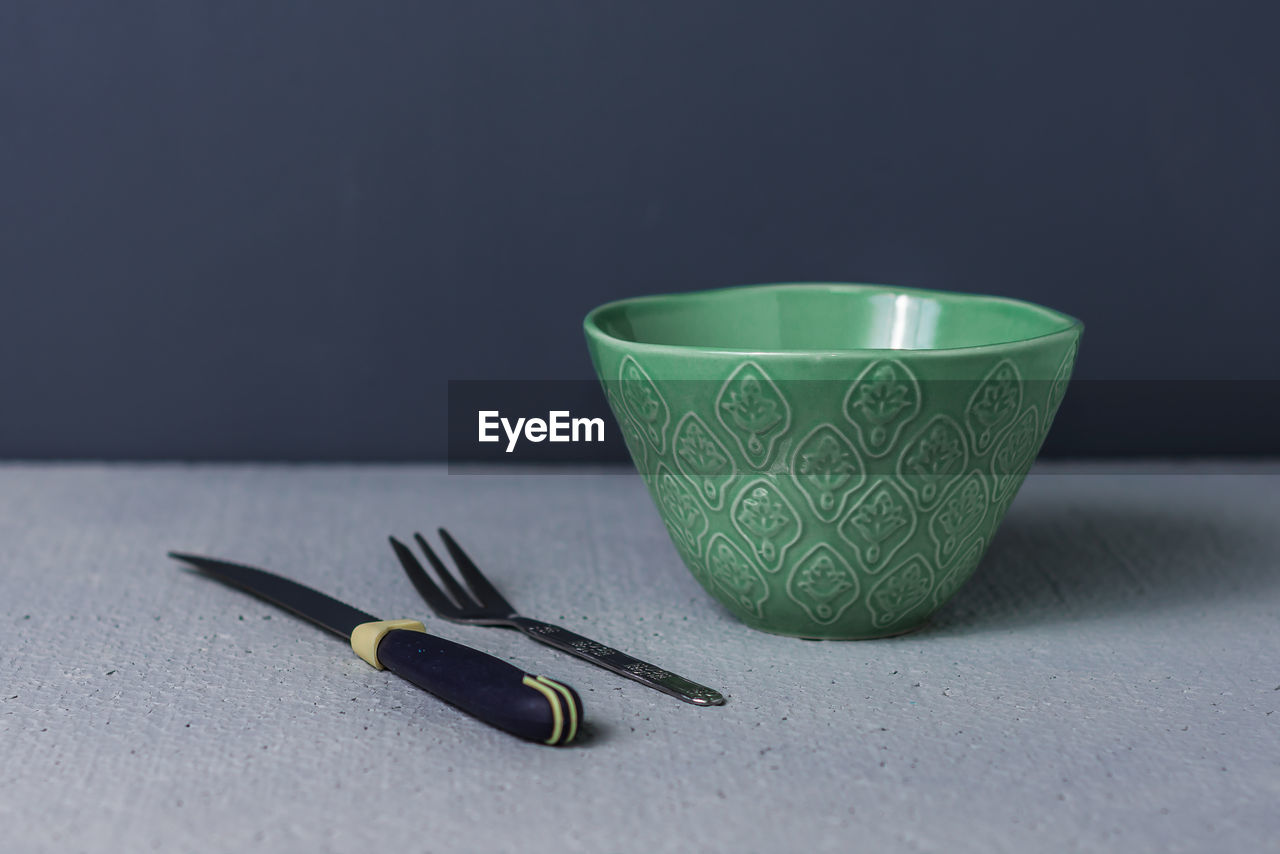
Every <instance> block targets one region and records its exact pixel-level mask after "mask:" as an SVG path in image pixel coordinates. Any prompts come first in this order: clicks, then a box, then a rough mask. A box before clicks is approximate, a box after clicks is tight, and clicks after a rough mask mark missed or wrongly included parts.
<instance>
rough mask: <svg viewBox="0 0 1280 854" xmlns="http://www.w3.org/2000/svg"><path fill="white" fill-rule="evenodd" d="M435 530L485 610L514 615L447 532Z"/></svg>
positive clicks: (513, 611) (507, 604)
mask: <svg viewBox="0 0 1280 854" xmlns="http://www.w3.org/2000/svg"><path fill="white" fill-rule="evenodd" d="M437 530H438V531H439V532H440V539H442V540H444V547H445V548H446V549H448V550H449V554H450V555H452V556H453V562H454V563H456V564H457V565H458V572H460V573H462V577H463V578H465V579H466V581H467V584H469V585H471V589H472V590H473V591H475V594H476V598H478V599H479V600H480V601H481V603H483V604H484V606H485V607H487V608H502V609H503V610H506V611H509V612H511V613H515V609H514V608H512V607H511V605H510V603H508V602H507V600H506V599H503V598H502V594H501V593H499V592H498V591H497V589H496V588H495V587H494V586H493V585H492V584H490V583H489V579H487V578H485V577H484V573H482V572H481V571H480V570H479V568H478V567H476V565H475V564H474V563H472V562H471V558H469V557H467V553H466V552H464V551H463V550H462V546H460V545H458V544H457V542H455V541H454V539H453V537H451V536H449V532H448V531H446V530H445V529H444V528H439V529H437Z"/></svg>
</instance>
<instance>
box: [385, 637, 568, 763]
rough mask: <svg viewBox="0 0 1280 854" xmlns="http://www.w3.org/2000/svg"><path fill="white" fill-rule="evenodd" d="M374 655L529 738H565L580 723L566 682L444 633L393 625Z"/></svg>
mask: <svg viewBox="0 0 1280 854" xmlns="http://www.w3.org/2000/svg"><path fill="white" fill-rule="evenodd" d="M378 661H379V662H380V663H381V664H382V666H384V667H386V668H387V669H388V670H390V671H391V672H392V673H394V674H395V675H397V676H399V677H400V678H401V679H405V680H407V681H409V682H412V683H413V684H414V685H417V686H418V687H419V688H421V689H423V690H424V691H427V692H429V693H432V694H434V695H436V696H437V697H439V698H440V699H442V700H444V701H446V702H448V703H452V704H453V705H454V706H457V707H458V708H459V709H461V710H462V711H464V712H466V713H467V714H469V715H471V716H472V717H475V718H478V719H479V720H482V721H484V722H485V723H487V724H489V725H490V726H495V727H497V728H498V729H500V730H504V731H506V732H509V733H511V734H512V735H515V736H519V737H520V738H525V739H528V740H529V741H540V742H542V743H543V744H556V745H559V744H568V743H569V742H571V741H573V739H574V737H575V736H577V734H578V728H579V725H580V724H581V723H582V700H581V699H579V697H578V694H577V692H576V691H574V690H573V689H572V688H570V687H569V686H568V685H562V684H561V683H559V682H555V681H553V680H551V679H547V678H546V677H545V676H531V675H529V674H528V673H525V672H524V671H522V670H521V669H520V668H518V667H516V666H515V665H512V664H508V663H507V662H505V661H503V660H502V659H500V658H494V657H493V656H492V655H489V654H488V653H484V652H481V651H480V650H478V649H472V648H471V647H469V646H463V645H462V644H457V643H454V642H453V641H447V640H445V639H444V638H438V637H435V636H434V635H429V634H426V633H424V632H417V631H410V630H406V629H393V630H391V631H389V632H387V633H386V635H385V636H383V638H382V640H381V641H380V642H379V643H378Z"/></svg>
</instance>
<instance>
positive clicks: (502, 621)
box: [389, 528, 724, 706]
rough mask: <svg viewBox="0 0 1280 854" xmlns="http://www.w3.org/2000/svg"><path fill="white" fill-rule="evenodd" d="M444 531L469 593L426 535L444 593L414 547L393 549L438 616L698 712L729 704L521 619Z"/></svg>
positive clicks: (394, 544) (426, 549)
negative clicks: (515, 635)
mask: <svg viewBox="0 0 1280 854" xmlns="http://www.w3.org/2000/svg"><path fill="white" fill-rule="evenodd" d="M439 531H440V539H442V540H443V541H444V546H445V548H446V549H448V551H449V554H450V556H452V557H453V562H454V563H455V564H456V565H457V567H458V574H459V575H461V576H462V578H463V580H464V581H465V582H466V585H467V586H466V587H464V586H463V585H462V584H460V583H459V582H458V580H457V579H456V578H454V576H453V575H452V574H451V573H450V572H449V570H448V569H446V568H445V565H444V563H443V562H442V561H441V560H440V558H439V557H437V556H436V553H435V552H434V551H432V549H431V546H429V545H427V541H426V540H425V539H423V538H422V535H421V534H417V533H415V534H414V535H413V538H414V540H416V541H417V543H418V547H419V548H420V549H422V553H423V554H424V555H426V557H427V560H428V561H430V563H431V566H432V567H433V568H434V569H435V571H436V575H438V576H439V578H440V581H441V583H442V584H443V585H444V589H441V588H440V586H439V585H437V584H436V583H435V582H434V581H432V580H431V576H430V575H428V574H427V571H426V569H424V568H423V566H422V564H421V563H419V562H418V559H417V558H416V557H414V554H413V552H412V551H410V550H409V548H408V546H406V545H404V543H401V542H400V541H399V540H397V539H396V538H395V537H390V538H389V539H390V540H391V548H392V549H393V550H394V551H395V553H396V557H398V558H399V559H400V565H401V566H403V567H404V571H405V573H406V574H408V576H409V580H410V581H412V582H413V586H414V587H416V588H417V589H418V592H419V593H421V594H422V598H423V599H425V600H426V601H427V604H428V605H429V606H431V610H433V611H435V612H436V614H437V615H438V616H440V617H442V618H444V619H446V620H450V621H452V622H455V623H469V624H471V625H476V626H503V627H506V628H513V629H519V630H520V631H522V632H524V633H525V634H526V635H528V636H529V637H531V638H533V639H534V640H536V641H539V642H541V643H544V644H546V645H547V646H553V647H555V648H556V649H559V650H563V651H564V652H567V653H569V654H570V655H576V656H578V658H585V659H586V660H587V661H590V662H592V663H594V664H598V665H600V666H601V667H603V668H605V669H607V670H612V671H613V672H614V673H617V674H619V675H621V676H626V677H627V678H628V679H634V680H635V681H637V682H639V683H641V684H642V685H648V686H649V687H650V688H655V689H657V690H659V691H662V692H663V693H665V694H670V695H671V696H673V697H678V698H679V699H681V700H684V701H685V702H686V703H692V704H694V705H695V706H719V705H721V704H722V703H724V695H722V694H721V693H720V692H719V691H716V690H713V689H711V688H708V687H707V686H705V685H699V684H698V683H697V682H691V681H690V680H688V679H685V678H684V677H683V676H677V675H676V674H674V673H672V672H671V671H669V670H663V669H662V668H661V667H657V666H656V665H653V664H649V663H647V662H644V661H641V660H639V659H638V658H632V657H631V656H629V655H627V654H626V653H623V652H619V651H618V650H616V649H614V648H612V647H609V646H605V645H604V644H602V643H597V642H596V641H593V640H590V639H588V638H584V637H583V636H582V635H579V634H574V633H573V632H571V631H569V630H567V629H562V628H560V627H559V626H553V625H551V624H550V623H544V622H541V621H539V620H531V619H529V618H528V617H522V616H520V615H519V614H517V613H516V609H515V608H513V607H512V606H511V604H510V603H509V602H507V600H506V599H503V598H502V594H500V593H499V592H498V591H497V589H496V588H495V587H494V586H493V585H492V584H490V583H489V580H488V579H487V578H485V577H484V574H483V573H482V572H480V570H479V568H478V567H477V566H476V565H475V563H474V562H472V560H471V558H469V557H467V553H466V552H464V551H463V550H462V547H461V546H459V545H458V544H457V542H455V541H454V539H453V537H451V536H449V532H448V531H446V530H445V529H444V528H440V529H439ZM468 588H470V589H468ZM446 591H448V592H447V593H446Z"/></svg>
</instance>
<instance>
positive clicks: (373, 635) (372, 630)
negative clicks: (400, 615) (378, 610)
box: [351, 620, 427, 670]
mask: <svg viewBox="0 0 1280 854" xmlns="http://www.w3.org/2000/svg"><path fill="white" fill-rule="evenodd" d="M396 629H404V630H405V631H408V632H426V630H427V627H426V626H424V625H422V623H420V622H419V621H417V620H377V621H375V622H372V623H361V624H360V625H358V626H356V627H355V628H354V629H352V630H351V648H352V649H354V650H355V651H356V655H358V656H360V657H361V658H363V659H364V660H365V661H367V662H369V663H370V664H372V665H373V666H374V667H376V668H378V669H379V670H385V669H386V668H384V667H383V666H382V662H380V661H378V643H379V642H380V641H381V640H382V638H383V637H384V636H385V635H386V634H387V632H390V631H394V630H396Z"/></svg>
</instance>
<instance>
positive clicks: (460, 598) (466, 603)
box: [413, 531, 480, 608]
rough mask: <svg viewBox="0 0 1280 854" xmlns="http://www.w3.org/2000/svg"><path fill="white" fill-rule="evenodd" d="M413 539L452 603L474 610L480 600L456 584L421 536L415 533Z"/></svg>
mask: <svg viewBox="0 0 1280 854" xmlns="http://www.w3.org/2000/svg"><path fill="white" fill-rule="evenodd" d="M413 539H414V540H416V541H417V543H418V548H420V549H422V553H423V554H425V555H426V556H427V560H429V561H431V565H432V566H433V567H435V570H436V575H437V576H438V577H439V579H440V580H441V581H443V582H444V586H445V589H446V590H448V591H449V595H450V596H452V597H453V601H455V602H457V603H458V607H460V608H474V607H476V606H477V605H479V604H480V600H479V599H477V598H476V597H475V595H473V594H472V593H471V592H470V591H469V590H467V589H466V588H465V587H463V586H462V585H461V584H459V583H458V580H457V579H456V578H454V577H453V573H452V572H450V571H449V569H448V568H447V567H446V566H445V565H444V561H442V560H440V558H439V557H437V556H436V552H435V549H433V548H431V546H429V545H428V544H427V541H426V540H425V539H423V536H422V535H421V534H419V533H417V532H416V531H415V532H414V534H413Z"/></svg>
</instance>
